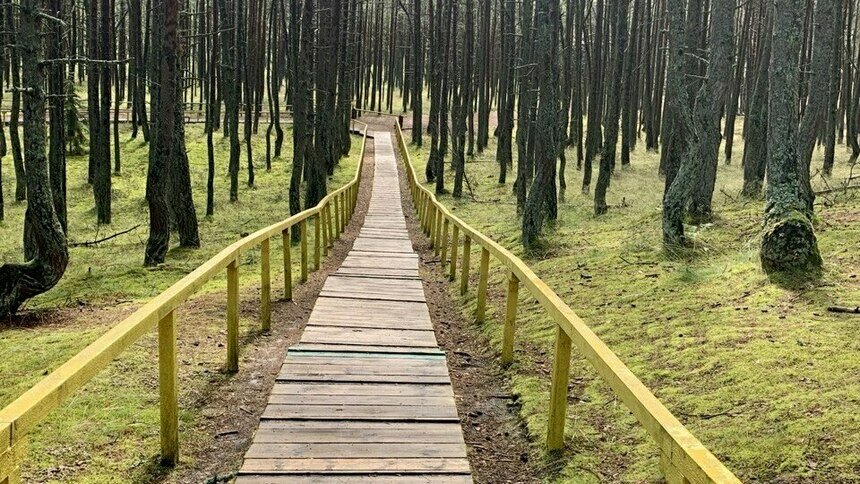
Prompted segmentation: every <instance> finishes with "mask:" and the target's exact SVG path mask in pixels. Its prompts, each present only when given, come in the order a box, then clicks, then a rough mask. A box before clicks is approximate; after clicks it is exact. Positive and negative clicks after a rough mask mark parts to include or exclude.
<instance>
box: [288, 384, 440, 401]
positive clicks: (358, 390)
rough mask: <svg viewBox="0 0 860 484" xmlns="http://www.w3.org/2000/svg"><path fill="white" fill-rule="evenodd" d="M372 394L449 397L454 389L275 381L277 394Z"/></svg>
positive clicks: (437, 386)
mask: <svg viewBox="0 0 860 484" xmlns="http://www.w3.org/2000/svg"><path fill="white" fill-rule="evenodd" d="M290 394H293V395H372V396H412V397H434V396H435V397H448V396H451V397H453V396H454V391H453V390H452V389H451V387H449V386H447V385H407V384H385V383H354V384H352V383H275V386H274V387H273V388H272V398H274V396H275V395H290Z"/></svg>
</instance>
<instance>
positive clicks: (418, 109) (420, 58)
mask: <svg viewBox="0 0 860 484" xmlns="http://www.w3.org/2000/svg"><path fill="white" fill-rule="evenodd" d="M431 1H432V0H431ZM421 14H422V11H421V0H412V143H413V144H415V145H416V146H421V139H422V137H423V136H424V132H423V131H424V130H423V127H424V117H423V116H424V113H423V110H424V83H423V81H424V38H423V37H422V36H421Z"/></svg>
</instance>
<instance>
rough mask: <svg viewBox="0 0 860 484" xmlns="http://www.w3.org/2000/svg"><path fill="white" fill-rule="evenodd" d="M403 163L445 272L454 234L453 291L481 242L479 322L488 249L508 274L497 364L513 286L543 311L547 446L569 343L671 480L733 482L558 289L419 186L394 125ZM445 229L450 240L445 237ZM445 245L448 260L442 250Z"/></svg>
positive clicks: (557, 419)
mask: <svg viewBox="0 0 860 484" xmlns="http://www.w3.org/2000/svg"><path fill="white" fill-rule="evenodd" d="M394 129H395V130H396V133H397V140H398V144H399V146H400V151H401V153H402V155H403V160H404V164H405V169H406V175H407V179H408V180H409V187H410V190H411V192H412V200H413V204H414V206H415V211H416V213H417V215H418V217H419V219H420V221H421V227H422V229H423V230H424V233H425V234H427V235H428V236H429V238H430V242H431V244H432V247H433V250H434V252H435V253H436V255H439V256H440V257H441V261H442V267H443V268H444V266H445V265H446V264H447V265H448V268H449V271H450V272H449V278H450V279H451V280H454V279H455V278H456V275H457V262H458V260H457V258H458V257H457V252H458V249H459V245H460V236H461V235H462V237H463V253H462V256H461V257H462V259H461V260H460V264H461V265H460V293H461V294H465V293H466V291H467V290H468V282H469V262H470V261H469V257H470V254H471V249H472V245H473V244H477V245H478V246H480V248H481V260H480V265H479V269H478V271H479V272H478V294H477V310H476V315H475V317H476V319H477V320H478V321H483V320H484V317H485V314H486V305H487V281H488V273H489V264H490V255H492V256H493V257H495V258H496V260H498V261H499V262H500V263H501V265H502V266H504V267H505V269H506V270H507V273H508V284H507V286H508V287H507V301H506V307H505V321H504V330H503V339H502V354H501V359H502V362H503V363H504V364H508V363H510V362H511V361H513V358H514V337H515V333H516V316H517V295H518V291H519V287H520V285H523V286H525V288H526V289H527V290H528V291H529V294H530V295H531V296H532V297H533V298H535V299H536V300H537V301H538V302H539V303H540V305H541V307H542V308H543V309H544V310H545V311H546V312H547V313H548V314H549V316H550V318H551V319H552V320H553V322H554V323H555V325H556V336H555V354H554V360H553V370H552V385H551V390H550V401H549V424H548V426H547V442H546V444H547V447H548V448H549V449H550V450H557V449H561V448H562V447H563V446H564V426H565V421H566V413H567V405H568V403H567V402H568V400H567V397H568V395H567V388H568V383H569V380H570V375H569V369H570V352H571V344H575V345H576V347H577V349H579V351H580V352H581V353H582V355H583V356H585V358H586V359H587V360H588V361H589V362H590V363H591V365H592V366H593V367H594V368H595V369H596V370H597V372H598V374H599V375H600V377H601V378H602V379H603V381H604V382H606V384H608V385H609V387H610V388H611V389H612V391H613V392H614V393H615V394H616V395H617V396H618V398H620V399H621V401H623V402H624V403H625V404H626V405H627V407H628V408H629V409H630V410H631V411H632V412H633V415H634V416H635V417H636V419H637V420H638V421H639V423H640V424H641V425H642V426H643V427H645V430H646V431H647V432H648V434H649V435H650V436H651V438H652V439H653V440H654V441H655V443H656V444H657V446H658V447H659V449H660V469H661V471H662V472H663V475H664V476H665V477H666V480H667V481H668V482H670V483H685V482H691V483H707V482H720V483H724V482H728V483H736V482H740V481H739V480H738V479H737V478H736V477H735V476H734V474H732V472H731V471H729V470H728V469H727V468H726V467H725V466H724V465H723V464H722V463H721V462H720V461H719V460H718V459H717V458H716V457H714V455H713V454H711V452H710V451H708V449H706V448H705V447H704V446H703V445H702V444H701V443H700V442H699V441H698V440H697V439H696V438H695V437H694V436H693V434H691V433H690V432H689V431H688V430H687V429H686V428H684V426H683V425H682V424H681V422H680V421H678V419H677V418H675V416H674V415H672V414H671V413H670V412H669V410H667V409H666V407H665V406H663V404H662V403H660V401H659V400H658V399H657V397H655V396H654V394H653V393H651V391H650V390H649V389H648V388H646V387H645V385H644V384H643V383H642V382H641V381H639V379H638V378H636V375H634V374H633V372H631V371H630V369H629V368H627V366H625V365H624V363H622V362H621V360H620V359H619V358H618V356H616V355H615V353H613V352H612V350H610V349H609V347H607V346H606V344H605V343H604V342H603V341H601V340H600V338H598V337H597V335H595V334H594V332H592V331H591V329H590V328H589V327H588V326H587V325H586V324H585V323H584V322H583V321H582V320H581V319H580V318H579V316H577V315H576V313H574V312H573V310H572V309H570V307H569V306H568V305H567V304H565V302H564V301H563V300H562V299H561V298H560V297H558V295H557V294H556V293H555V292H554V291H553V290H552V289H550V288H549V287H548V286H547V285H546V284H545V283H544V282H543V281H542V280H541V279H540V278H539V277H538V276H537V275H535V273H534V272H533V271H532V270H531V269H530V268H529V267H528V266H527V265H526V264H525V263H524V262H523V261H522V260H520V259H519V258H518V257H517V256H515V255H513V254H512V253H511V252H509V251H508V250H507V249H505V248H504V247H502V246H501V245H499V244H497V243H496V242H494V241H493V240H491V239H490V238H489V237H487V236H485V235H484V234H482V233H480V232H478V231H477V230H475V229H474V228H472V227H471V226H470V225H469V224H467V223H466V222H464V221H462V220H461V219H459V218H457V217H456V216H455V215H453V214H452V213H451V212H450V211H449V210H448V209H447V208H446V207H445V206H444V205H442V204H441V203H440V202H439V201H438V200H437V199H436V196H435V195H433V193H431V192H430V191H429V190H428V189H427V188H425V187H424V186H422V185H421V183H420V182H419V181H418V177H417V175H416V173H415V167H414V166H413V164H412V159H411V157H410V155H409V150H408V149H407V147H406V141H405V139H404V137H403V132H402V131H401V130H400V127H399V126H395V128H394ZM449 233H450V238H449ZM449 247H450V258H449V251H448V249H449Z"/></svg>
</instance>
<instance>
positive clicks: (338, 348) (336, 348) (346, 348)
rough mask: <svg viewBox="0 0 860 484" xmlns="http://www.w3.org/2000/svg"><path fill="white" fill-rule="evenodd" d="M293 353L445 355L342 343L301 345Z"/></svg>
mask: <svg viewBox="0 0 860 484" xmlns="http://www.w3.org/2000/svg"><path fill="white" fill-rule="evenodd" d="M290 351H291V352H294V353H295V352H305V351H312V352H318V351H327V352H354V353H399V354H412V355H419V354H429V355H444V354H445V353H444V352H442V351H441V350H440V349H439V348H429V347H425V346H404V345H399V346H380V345H372V344H370V345H368V344H342V343H299V344H297V345H294V346H292V347H290Z"/></svg>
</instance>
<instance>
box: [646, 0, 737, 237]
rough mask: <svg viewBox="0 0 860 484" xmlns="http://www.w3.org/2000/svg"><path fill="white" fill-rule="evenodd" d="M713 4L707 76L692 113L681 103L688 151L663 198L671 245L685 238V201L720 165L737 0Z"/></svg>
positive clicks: (715, 0)
mask: <svg viewBox="0 0 860 484" xmlns="http://www.w3.org/2000/svg"><path fill="white" fill-rule="evenodd" d="M712 7H713V10H712V12H711V17H710V19H709V24H710V34H709V39H710V42H709V49H710V57H709V58H708V67H707V76H706V79H705V81H704V83H703V84H701V86H700V87H699V89H698V93H697V94H696V100H695V105H694V111H693V113H692V117H689V116H688V115H687V114H686V110H685V109H683V107H682V110H681V112H682V113H684V114H682V115H681V116H680V118H679V120H680V123H678V124H681V123H683V124H685V125H686V126H687V127H686V128H684V130H685V132H686V133H687V134H688V136H689V141H688V144H687V151H686V153H684V154H683V155H682V156H683V158H682V160H681V166H680V167H679V169H678V173H677V176H676V177H675V179H674V181H673V182H672V185H671V186H670V187H669V191H668V192H666V196H665V197H664V199H663V242H664V244H665V245H666V246H667V247H669V248H672V247H676V246H679V245H682V244H683V243H684V242H685V238H684V224H683V217H684V205H685V204H686V203H687V200H689V198H690V196H691V195H693V194H694V191H695V190H696V189H700V188H701V186H702V184H703V180H702V179H703V177H704V176H708V175H707V173H708V169H709V167H712V168H713V169H714V170H716V166H717V156H718V154H719V149H720V140H721V136H722V135H721V131H720V114H721V112H722V108H723V104H724V102H725V96H726V92H727V90H728V86H729V83H730V82H731V75H732V58H733V56H734V10H735V0H713V1H712ZM678 124H676V126H677V125H678ZM711 183H713V182H711ZM712 186H713V185H712ZM711 190H713V188H711ZM695 200H696V198H695V197H694V202H695ZM708 200H709V201H710V196H708ZM694 206H695V204H694Z"/></svg>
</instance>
